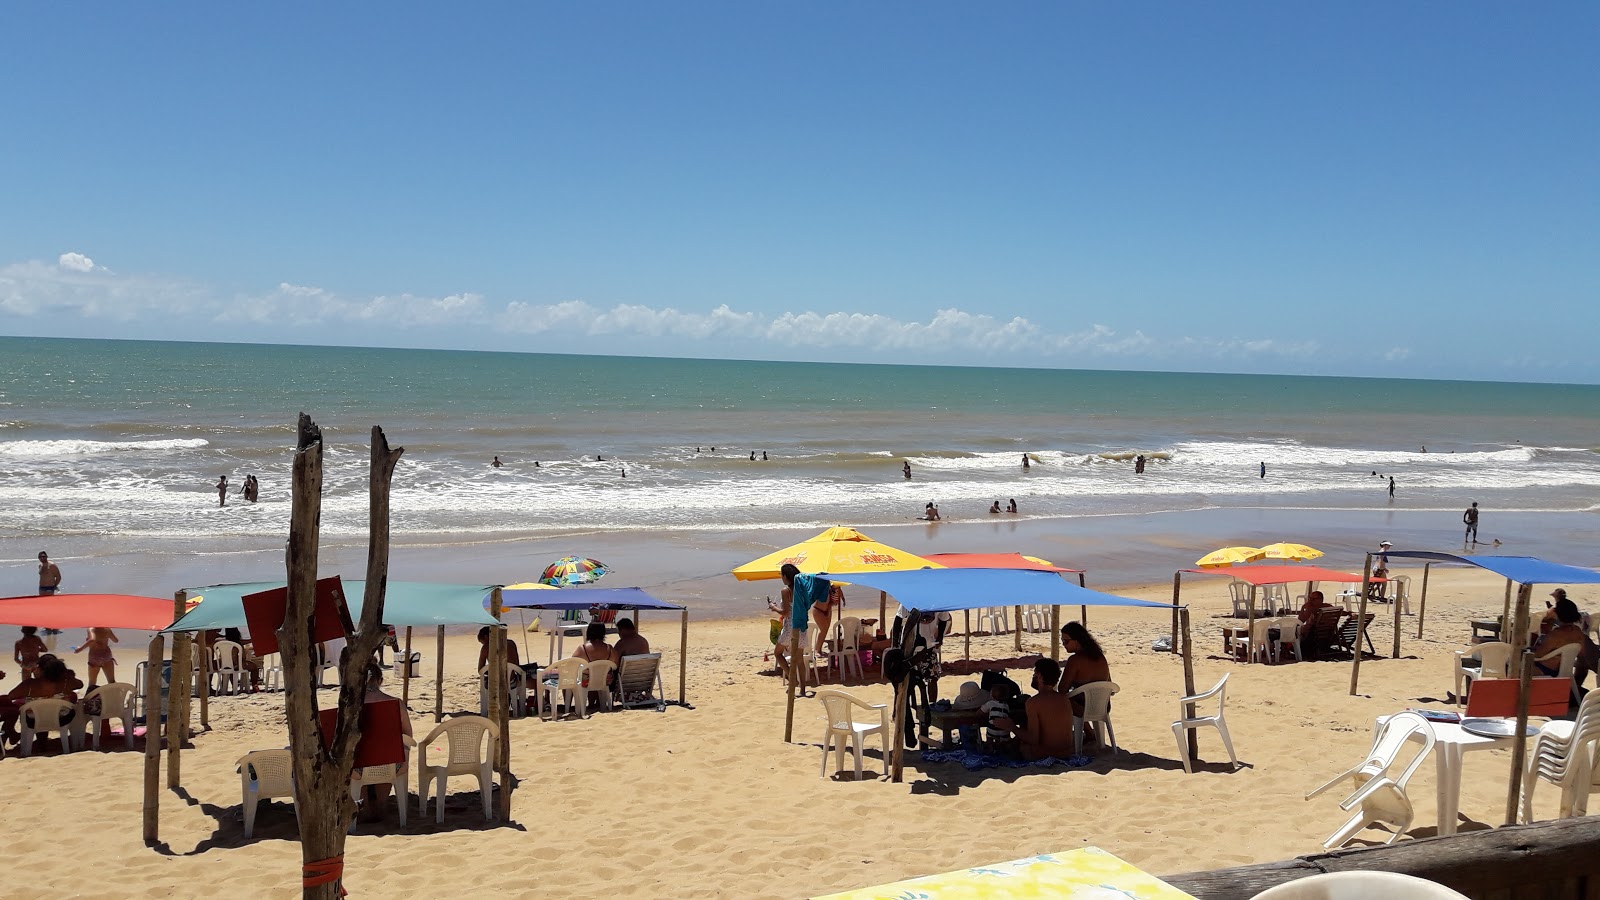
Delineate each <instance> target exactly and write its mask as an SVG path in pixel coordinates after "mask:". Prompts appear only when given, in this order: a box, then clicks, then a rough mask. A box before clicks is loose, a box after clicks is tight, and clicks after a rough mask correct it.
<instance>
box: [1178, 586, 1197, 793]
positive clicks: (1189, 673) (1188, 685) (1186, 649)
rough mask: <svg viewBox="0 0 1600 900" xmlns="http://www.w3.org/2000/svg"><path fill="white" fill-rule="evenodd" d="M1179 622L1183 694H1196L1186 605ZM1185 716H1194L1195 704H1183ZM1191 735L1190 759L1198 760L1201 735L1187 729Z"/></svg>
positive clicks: (1190, 695) (1186, 717) (1188, 695)
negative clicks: (1181, 642) (1181, 636)
mask: <svg viewBox="0 0 1600 900" xmlns="http://www.w3.org/2000/svg"><path fill="white" fill-rule="evenodd" d="M1178 622H1179V625H1180V627H1181V629H1182V631H1183V695H1184V696H1185V697H1193V696H1194V649H1193V646H1192V642H1191V641H1190V637H1189V610H1188V608H1187V607H1185V608H1184V609H1182V610H1179V612H1178ZM1183 717H1184V718H1185V719H1192V718H1194V704H1193V703H1186V704H1184V706H1183ZM1187 731H1188V737H1189V748H1188V751H1187V752H1188V754H1189V761H1190V762H1196V761H1198V760H1199V758H1200V735H1198V734H1196V733H1195V730H1194V729H1193V728H1190V729H1187Z"/></svg>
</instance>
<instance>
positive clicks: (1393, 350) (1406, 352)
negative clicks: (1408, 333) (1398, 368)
mask: <svg viewBox="0 0 1600 900" xmlns="http://www.w3.org/2000/svg"><path fill="white" fill-rule="evenodd" d="M1410 356H1411V348H1410V347H1390V348H1389V352H1388V353H1385V354H1384V355H1383V358H1384V359H1386V360H1388V361H1389V362H1400V361H1401V360H1404V359H1407V358H1409V357H1410Z"/></svg>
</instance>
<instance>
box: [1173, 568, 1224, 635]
mask: <svg viewBox="0 0 1600 900" xmlns="http://www.w3.org/2000/svg"><path fill="white" fill-rule="evenodd" d="M1181 593H1183V572H1181V571H1178V572H1173V573H1172V650H1171V651H1170V652H1172V653H1181V652H1182V651H1181V650H1179V649H1178V595H1179V594H1181ZM1229 652H1232V648H1229Z"/></svg>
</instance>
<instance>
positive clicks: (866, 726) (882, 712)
mask: <svg viewBox="0 0 1600 900" xmlns="http://www.w3.org/2000/svg"><path fill="white" fill-rule="evenodd" d="M817 699H818V700H820V701H822V712H823V715H824V716H825V717H826V719H827V722H828V728H827V731H825V732H823V735H822V775H824V776H826V775H827V774H828V748H829V747H830V746H831V747H833V749H834V754H835V755H836V756H837V758H838V763H837V765H836V766H835V770H836V771H840V772H842V771H844V750H845V741H847V740H848V741H849V742H850V746H851V749H853V750H854V751H855V755H856V780H857V781H860V780H861V751H862V744H863V743H864V742H865V739H866V738H868V737H871V736H872V735H877V737H878V742H879V743H880V744H881V745H882V746H883V758H884V760H885V761H887V760H888V759H889V704H887V703H867V702H866V701H864V700H861V699H859V698H857V697H855V696H853V695H851V694H847V693H845V692H844V691H839V690H834V689H831V688H830V689H827V690H820V691H817ZM857 709H865V710H868V711H872V712H876V713H877V714H878V718H877V721H876V722H874V721H872V720H871V719H869V720H867V721H865V722H863V721H860V720H858V719H856V717H855V710H857Z"/></svg>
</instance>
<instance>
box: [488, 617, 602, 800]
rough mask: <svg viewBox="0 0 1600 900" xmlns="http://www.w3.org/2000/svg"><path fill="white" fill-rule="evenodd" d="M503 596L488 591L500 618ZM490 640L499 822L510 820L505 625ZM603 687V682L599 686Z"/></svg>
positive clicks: (498, 627)
mask: <svg viewBox="0 0 1600 900" xmlns="http://www.w3.org/2000/svg"><path fill="white" fill-rule="evenodd" d="M503 602H504V598H503V597H502V596H501V593H500V588H498V587H497V588H495V589H494V590H493V591H491V592H490V593H489V615H490V616H492V617H494V619H495V620H497V621H498V620H499V619H500V616H501V613H502V611H503V609H502V606H501V604H502V603H503ZM489 639H490V640H491V641H492V642H493V643H492V644H491V645H490V647H489V666H488V668H489V675H488V678H489V709H490V710H491V711H492V714H491V718H490V721H491V722H494V724H495V726H496V727H497V728H498V729H499V731H500V734H499V735H498V739H497V740H496V741H495V748H494V767H495V772H496V773H497V774H498V775H499V781H500V796H499V797H498V798H497V801H498V802H497V807H496V808H497V811H498V812H499V814H500V820H501V821H502V822H509V821H511V709H510V707H511V700H510V698H509V697H508V696H506V694H507V691H508V689H509V688H510V683H509V682H508V680H507V678H508V676H509V674H510V668H511V664H510V663H509V662H507V660H506V640H507V637H506V626H505V625H504V624H500V625H496V626H494V628H493V629H492V631H491V632H490V637H489ZM600 687H601V689H602V690H605V689H606V687H605V685H601V686H600Z"/></svg>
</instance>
